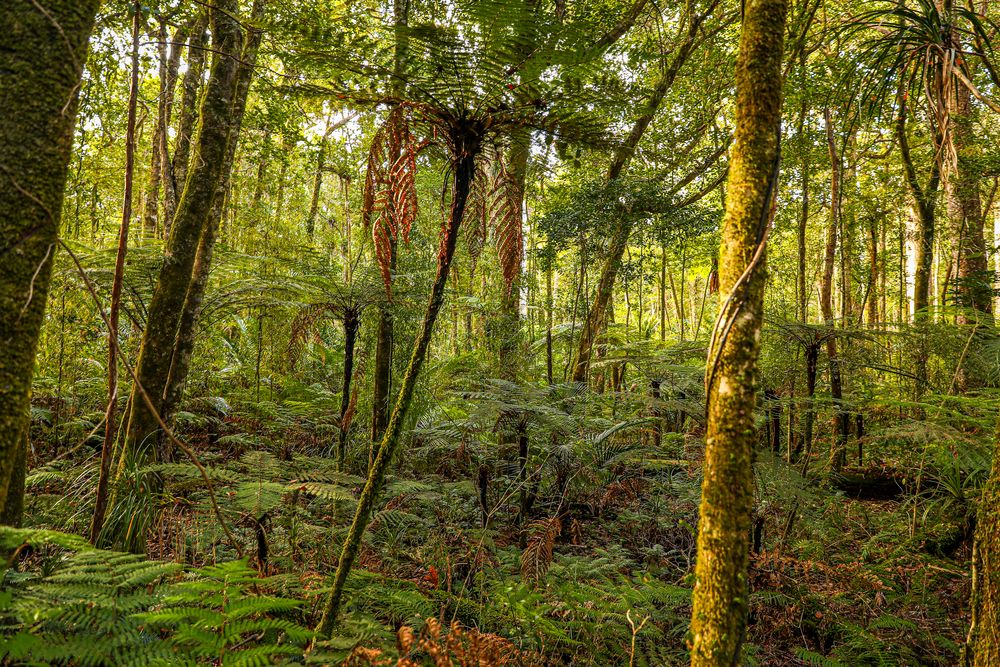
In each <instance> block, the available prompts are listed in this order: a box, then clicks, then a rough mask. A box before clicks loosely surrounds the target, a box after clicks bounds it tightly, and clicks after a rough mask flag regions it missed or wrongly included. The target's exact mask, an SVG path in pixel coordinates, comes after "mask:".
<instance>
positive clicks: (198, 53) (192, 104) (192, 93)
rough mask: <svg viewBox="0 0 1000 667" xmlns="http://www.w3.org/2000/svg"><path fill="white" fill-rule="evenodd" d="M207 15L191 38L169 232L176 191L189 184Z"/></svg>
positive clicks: (173, 169)
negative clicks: (189, 166)
mask: <svg viewBox="0 0 1000 667" xmlns="http://www.w3.org/2000/svg"><path fill="white" fill-rule="evenodd" d="M207 27H208V16H207V15H205V14H202V15H201V16H199V18H198V20H197V21H195V24H194V27H193V28H192V30H191V37H190V40H189V41H188V56H187V71H186V72H184V78H183V79H182V80H181V106H180V112H179V113H178V114H177V136H176V138H175V140H174V157H173V161H172V162H171V166H170V179H171V182H172V184H173V190H174V193H175V196H174V197H172V198H168V199H167V201H166V205H165V211H164V220H163V225H164V231H165V233H166V235H167V236H169V235H170V225H171V224H172V223H173V219H174V215H175V213H176V211H177V195H179V193H181V192H183V191H184V188H185V187H186V185H187V173H188V162H189V160H190V158H191V146H192V143H193V140H194V130H195V125H196V124H197V122H198V96H199V94H200V92H201V87H202V85H201V83H202V77H203V76H204V73H205V53H206V49H207V47H208V35H207V33H206V32H205V29H206V28H207Z"/></svg>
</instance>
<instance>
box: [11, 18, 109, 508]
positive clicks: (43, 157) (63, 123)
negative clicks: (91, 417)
mask: <svg viewBox="0 0 1000 667" xmlns="http://www.w3.org/2000/svg"><path fill="white" fill-rule="evenodd" d="M99 5H100V2H98V1H97V0H49V1H47V2H46V3H45V6H44V9H43V8H42V6H40V5H39V4H38V3H36V2H32V1H31V0H5V2H4V3H3V5H2V7H0V109H2V110H3V112H2V113H0V350H3V353H2V354H0V507H2V508H7V507H10V506H12V505H13V504H16V503H20V502H21V498H19V497H18V495H19V494H18V493H14V494H12V495H11V497H8V490H9V489H10V485H11V478H12V477H16V476H17V475H19V474H21V471H22V470H23V467H24V458H23V456H21V449H22V448H23V446H24V441H25V438H26V437H27V433H28V427H29V425H30V418H29V400H30V393H31V381H32V377H33V375H34V368H35V350H36V349H37V347H38V337H39V333H40V331H41V326H42V320H43V317H44V312H45V300H46V297H47V296H48V289H49V278H50V276H51V272H52V256H53V254H54V253H55V251H56V247H55V246H56V243H57V239H58V235H59V223H60V219H61V214H62V204H63V190H64V188H65V185H66V177H67V174H68V171H69V159H70V154H71V152H72V147H73V127H74V124H75V120H76V108H77V105H76V100H77V93H78V90H79V84H80V77H81V74H82V72H83V63H84V61H85V60H86V57H87V41H88V39H89V38H90V32H91V30H92V28H93V25H94V16H95V15H96V13H97V9H98V6H99Z"/></svg>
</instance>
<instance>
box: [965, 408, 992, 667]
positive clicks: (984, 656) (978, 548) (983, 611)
mask: <svg viewBox="0 0 1000 667" xmlns="http://www.w3.org/2000/svg"><path fill="white" fill-rule="evenodd" d="M998 426H1000V425H998ZM996 440H997V443H998V444H997V446H996V449H995V451H994V454H993V466H992V469H991V471H990V476H989V479H988V480H987V482H986V488H985V489H984V490H983V495H982V498H981V499H980V501H979V510H978V513H977V517H976V532H975V538H974V541H973V545H972V604H971V607H972V623H971V626H970V628H969V636H968V642H967V646H966V656H965V657H966V665H968V666H969V667H994V666H995V665H1000V430H998V432H997V438H996Z"/></svg>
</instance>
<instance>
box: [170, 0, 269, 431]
mask: <svg viewBox="0 0 1000 667" xmlns="http://www.w3.org/2000/svg"><path fill="white" fill-rule="evenodd" d="M264 8H265V3H264V0H255V2H254V4H253V9H252V10H251V15H250V24H251V25H253V24H254V23H256V22H259V21H260V19H261V18H262V17H263V14H264ZM262 34H263V33H262V32H261V31H260V30H253V29H251V30H250V32H249V34H248V35H247V38H246V43H245V44H244V46H243V51H242V55H241V57H240V65H239V72H238V73H237V84H236V93H235V95H234V98H233V102H232V111H231V117H230V123H231V124H232V131H231V133H230V138H229V145H228V147H227V149H226V158H225V162H224V163H223V165H222V178H221V180H220V181H219V188H218V192H217V193H216V196H215V201H214V203H213V205H212V212H211V214H210V215H209V219H208V223H207V224H206V225H205V228H204V230H203V231H202V233H201V238H200V239H199V241H198V251H197V254H196V256H195V261H194V267H193V268H192V271H191V280H190V282H189V284H188V289H187V295H186V296H185V298H184V308H183V311H182V312H181V316H180V320H179V322H178V325H177V335H176V337H175V338H174V349H173V352H172V355H171V360H170V370H169V372H168V374H167V384H166V387H165V389H164V394H163V397H164V400H163V406H162V408H161V414H162V416H163V417H164V419H165V420H167V421H168V423H169V420H171V419H172V418H173V415H174V413H175V411H176V410H177V406H178V405H179V403H180V400H181V397H182V395H183V392H184V386H185V384H186V383H187V376H188V372H189V371H190V369H191V357H192V355H193V354H194V343H195V338H196V335H197V329H198V320H199V318H200V317H201V308H202V304H203V303H204V300H205V290H206V289H207V287H208V278H209V276H210V275H211V271H212V256H213V254H214V251H215V243H216V241H217V240H218V236H219V226H220V224H221V222H222V215H223V202H224V200H225V198H226V194H227V193H228V191H229V184H230V179H231V177H232V172H233V162H234V160H235V158H236V149H237V147H238V145H239V137H240V130H241V129H242V127H243V116H244V112H245V111H246V103H247V96H248V95H249V93H250V84H251V83H252V81H253V70H254V67H255V66H256V64H257V52H258V49H259V47H260V40H261V36H262Z"/></svg>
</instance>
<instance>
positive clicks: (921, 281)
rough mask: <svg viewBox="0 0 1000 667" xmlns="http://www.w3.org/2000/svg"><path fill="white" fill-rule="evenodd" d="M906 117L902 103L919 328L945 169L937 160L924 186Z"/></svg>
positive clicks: (922, 353)
mask: <svg viewBox="0 0 1000 667" xmlns="http://www.w3.org/2000/svg"><path fill="white" fill-rule="evenodd" d="M906 116H907V110H906V104H905V100H904V101H901V102H900V110H899V117H898V118H897V120H896V140H897V141H898V142H899V153H900V157H901V159H902V162H903V172H904V174H905V176H906V183H907V186H908V187H909V190H910V195H911V197H912V198H913V211H914V214H915V216H914V217H915V218H916V223H917V234H916V237H917V238H916V241H915V245H916V253H915V254H916V258H915V259H916V266H915V267H914V272H913V322H914V323H915V324H917V325H918V326H919V325H923V324H925V323H926V322H927V315H928V313H927V308H928V306H929V305H930V290H931V272H932V271H933V266H934V227H935V220H934V215H935V211H934V209H935V200H936V196H937V190H938V186H939V185H940V183H941V168H940V163H939V161H938V160H937V159H935V160H933V161H932V162H931V172H930V176H929V177H928V180H927V185H926V187H925V186H922V185H921V184H920V180H919V179H918V177H917V170H916V167H915V166H914V164H913V158H912V156H911V154H910V142H909V139H908V137H907V134H906ZM940 143H941V141H940V139H938V140H936V141H935V145H940ZM922 339H923V337H921V341H920V343H919V345H920V349H919V350H918V352H917V358H916V376H917V385H918V386H917V394H920V393H921V392H922V391H923V389H924V386H925V385H926V384H927V349H926V344H925V341H923V340H922Z"/></svg>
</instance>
